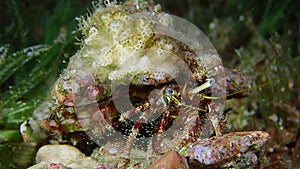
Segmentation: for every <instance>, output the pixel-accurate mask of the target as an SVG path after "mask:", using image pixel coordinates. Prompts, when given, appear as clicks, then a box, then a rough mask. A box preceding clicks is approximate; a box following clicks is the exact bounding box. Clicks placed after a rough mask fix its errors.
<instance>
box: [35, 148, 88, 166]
mask: <svg viewBox="0 0 300 169" xmlns="http://www.w3.org/2000/svg"><path fill="white" fill-rule="evenodd" d="M84 156H85V155H84V154H83V153H82V152H80V151H79V150H78V149H77V148H75V147H73V146H70V145H45V146H43V147H41V148H40V149H39V150H38V152H37V154H36V158H35V159H36V162H37V163H39V162H41V161H46V162H51V163H56V164H58V163H61V164H67V162H69V161H71V160H73V159H77V158H82V157H84Z"/></svg>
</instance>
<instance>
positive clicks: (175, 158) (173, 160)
mask: <svg viewBox="0 0 300 169" xmlns="http://www.w3.org/2000/svg"><path fill="white" fill-rule="evenodd" d="M158 168H164V169H174V168H180V169H188V168H189V166H188V164H187V161H186V159H185V158H183V157H182V156H181V155H180V154H178V152H176V151H171V152H168V153H167V154H165V155H163V156H162V157H161V158H159V159H158V160H157V161H155V162H154V163H152V164H151V165H150V167H149V169H158Z"/></svg>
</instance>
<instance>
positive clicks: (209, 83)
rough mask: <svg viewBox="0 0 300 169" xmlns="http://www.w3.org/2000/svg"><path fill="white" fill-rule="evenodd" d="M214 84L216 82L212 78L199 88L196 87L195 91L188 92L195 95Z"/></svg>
mask: <svg viewBox="0 0 300 169" xmlns="http://www.w3.org/2000/svg"><path fill="white" fill-rule="evenodd" d="M215 83H216V81H215V79H214V78H210V79H206V82H205V83H203V84H202V85H201V86H198V87H196V88H195V89H192V90H191V91H189V93H190V94H197V93H199V92H201V91H202V90H204V89H207V88H209V87H211V86H213V85H214V84H215Z"/></svg>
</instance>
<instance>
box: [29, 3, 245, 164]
mask: <svg viewBox="0 0 300 169" xmlns="http://www.w3.org/2000/svg"><path fill="white" fill-rule="evenodd" d="M105 4H106V7H103V6H102V5H99V4H95V11H94V13H93V14H91V15H90V16H89V17H87V18H79V19H78V20H79V22H80V30H81V31H82V33H83V35H84V37H83V40H82V41H81V49H80V50H79V51H78V52H77V53H76V54H75V55H74V56H73V57H72V58H71V60H70V62H69V65H68V67H67V68H66V70H64V72H63V73H62V75H61V76H60V77H59V79H58V80H57V82H56V83H55V85H54V90H53V98H52V101H51V102H50V103H48V104H47V105H46V106H45V105H42V106H41V108H39V109H38V110H36V111H35V113H34V119H35V120H37V121H39V123H40V126H42V128H44V129H46V130H47V132H48V133H49V135H50V137H51V138H52V139H54V140H56V141H57V142H61V143H62V142H68V140H67V139H66V138H65V137H64V136H65V135H68V134H70V133H76V132H82V131H84V132H85V133H86V134H87V136H89V139H90V140H92V141H93V142H94V143H96V144H97V145H98V146H103V145H106V144H107V143H111V142H113V143H115V145H118V147H119V148H122V152H121V153H120V154H118V155H119V156H120V157H122V158H124V159H125V160H127V162H126V163H125V164H124V167H126V166H128V163H129V161H130V159H131V158H133V157H132V154H131V152H132V151H133V149H139V150H140V151H141V152H144V153H140V154H139V158H140V159H144V160H146V159H149V158H151V157H152V156H153V155H161V154H164V153H166V152H169V151H172V150H175V151H179V150H181V149H182V148H183V147H185V146H186V145H187V144H188V143H191V142H195V141H197V140H198V139H199V138H205V137H206V138H207V137H210V136H212V135H213V134H215V135H217V136H220V135H221V134H222V127H221V125H220V121H221V120H222V119H223V118H224V117H223V115H222V113H223V104H224V100H225V99H226V88H227V89H230V90H228V91H229V92H231V93H234V92H235V91H236V90H238V88H239V89H240V88H246V89H247V88H249V83H246V84H243V83H242V82H244V81H247V82H249V81H250V80H248V79H247V80H237V79H240V78H241V77H242V76H239V75H237V76H235V75H234V73H232V72H233V71H231V70H226V71H227V72H231V73H229V74H230V76H227V77H226V76H225V69H224V68H223V66H222V62H221V59H220V58H219V56H218V54H217V52H216V50H215V49H214V47H213V46H212V44H211V43H210V42H209V40H208V39H207V38H206V36H205V35H204V34H203V33H202V32H201V31H200V30H199V29H198V28H197V27H195V26H194V25H192V24H191V23H189V22H187V21H185V20H183V19H181V18H178V17H176V16H172V15H170V14H166V13H163V12H161V8H160V6H159V5H155V4H154V3H153V2H152V1H127V2H125V3H124V4H122V5H119V4H118V3H117V2H115V1H105ZM246 78H248V77H246ZM232 82H234V83H232ZM228 94H229V93H227V95H228ZM245 95H246V94H245ZM240 96H241V97H242V95H240ZM45 107H48V109H47V110H45V109H44V108H45ZM42 109H43V111H41V110H42ZM68 139H70V138H68ZM73 141H74V139H73ZM75 142H76V141H75ZM73 144H75V145H76V143H74V142H73Z"/></svg>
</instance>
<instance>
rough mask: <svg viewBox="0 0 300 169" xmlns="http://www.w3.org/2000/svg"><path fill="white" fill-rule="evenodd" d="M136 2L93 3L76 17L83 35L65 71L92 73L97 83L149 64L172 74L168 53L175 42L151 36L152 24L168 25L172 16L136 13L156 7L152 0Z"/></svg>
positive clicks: (174, 70)
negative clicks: (86, 14)
mask: <svg viewBox="0 0 300 169" xmlns="http://www.w3.org/2000/svg"><path fill="white" fill-rule="evenodd" d="M150 5H152V6H150ZM138 6H140V8H139V9H137V5H135V4H134V3H133V2H131V1H128V2H126V3H125V4H124V5H116V4H115V3H112V4H108V5H107V7H102V6H97V8H95V11H94V12H93V14H92V15H91V16H89V17H87V18H86V19H84V18H80V19H79V20H80V24H79V25H80V29H81V31H82V32H83V35H84V38H83V40H82V41H81V49H80V50H79V51H78V52H77V53H76V54H75V55H74V56H73V57H72V58H71V60H70V63H69V66H68V68H67V69H66V70H65V74H68V76H72V71H73V72H74V71H76V70H85V71H86V72H88V73H90V74H93V75H95V78H97V80H99V82H100V83H102V82H103V81H106V80H108V81H120V80H124V78H126V76H127V75H130V74H139V73H141V74H142V73H145V72H146V71H151V70H149V69H151V68H161V69H163V70H164V71H165V72H168V73H172V76H175V75H176V73H177V72H178V68H177V66H178V65H176V58H173V59H172V57H171V55H172V54H173V53H176V50H177V48H176V46H175V45H174V43H172V42H169V41H168V40H167V39H163V38H156V39H154V38H153V37H154V35H155V34H154V30H153V25H154V24H155V23H159V24H163V25H165V26H168V27H169V26H172V19H171V18H169V17H168V16H167V15H160V17H161V18H156V19H153V20H149V17H147V18H145V17H137V16H136V13H137V12H150V13H149V15H151V12H152V13H153V14H154V12H156V11H155V10H156V9H157V8H158V9H159V7H157V6H154V5H153V4H152V2H141V3H140V4H139V5H138ZM170 28H171V27H170ZM147 69H148V70H147ZM105 83H107V82H105Z"/></svg>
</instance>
